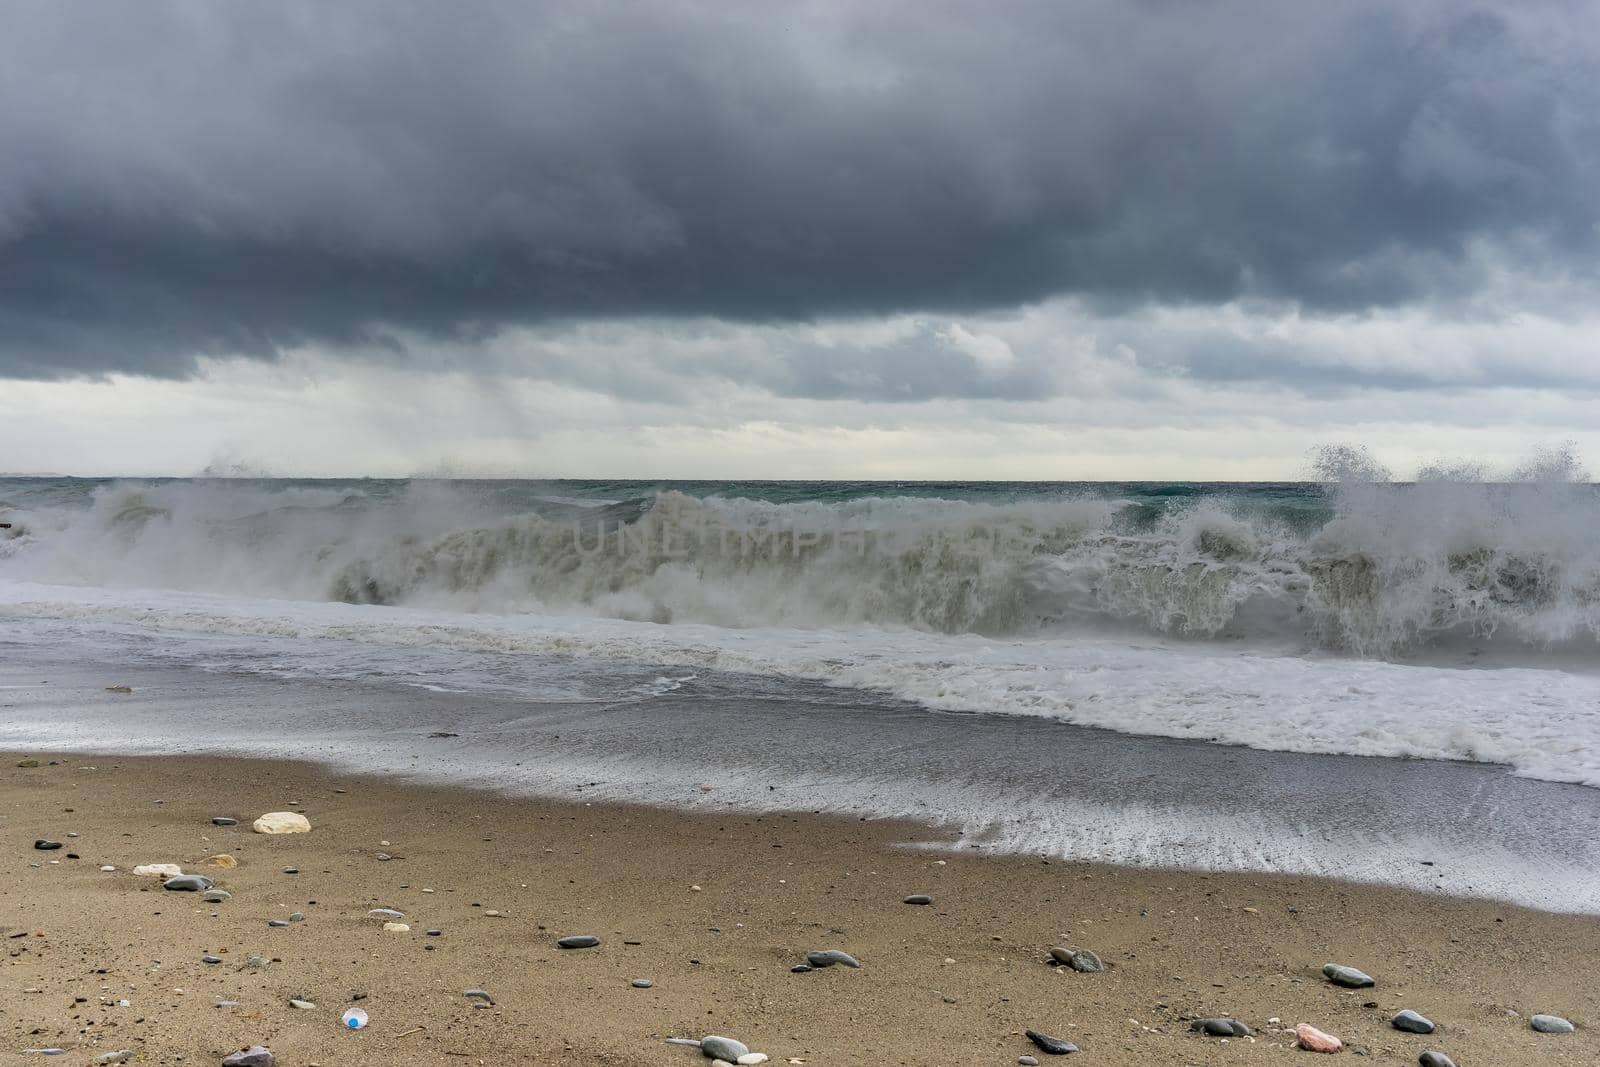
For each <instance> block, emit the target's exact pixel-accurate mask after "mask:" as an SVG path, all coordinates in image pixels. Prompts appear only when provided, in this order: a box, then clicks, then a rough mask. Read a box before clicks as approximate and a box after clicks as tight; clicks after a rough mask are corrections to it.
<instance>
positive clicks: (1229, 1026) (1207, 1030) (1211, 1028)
mask: <svg viewBox="0 0 1600 1067" xmlns="http://www.w3.org/2000/svg"><path fill="white" fill-rule="evenodd" d="M1189 1029H1191V1030H1197V1031H1199V1032H1200V1033H1203V1034H1210V1035H1211V1036H1212V1037H1249V1036H1250V1028H1249V1027H1248V1026H1246V1025H1245V1024H1244V1023H1242V1022H1240V1021H1239V1020H1238V1019H1228V1018H1215V1019H1196V1020H1195V1021H1194V1022H1192V1023H1190V1024H1189Z"/></svg>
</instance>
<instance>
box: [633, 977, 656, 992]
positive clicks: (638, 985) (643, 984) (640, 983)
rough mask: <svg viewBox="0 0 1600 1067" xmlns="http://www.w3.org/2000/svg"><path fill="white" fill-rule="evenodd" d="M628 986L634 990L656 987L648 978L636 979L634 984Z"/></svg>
mask: <svg viewBox="0 0 1600 1067" xmlns="http://www.w3.org/2000/svg"><path fill="white" fill-rule="evenodd" d="M628 984H629V985H631V986H633V988H635V989H649V988H650V987H652V986H654V985H655V983H654V982H652V981H650V979H648V978H635V979H634V980H633V981H632V982H630V983H628Z"/></svg>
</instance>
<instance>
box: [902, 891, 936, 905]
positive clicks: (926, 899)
mask: <svg viewBox="0 0 1600 1067" xmlns="http://www.w3.org/2000/svg"><path fill="white" fill-rule="evenodd" d="M900 903H902V904H932V903H933V898H932V897H930V896H928V895H927V894H926V893H913V894H911V895H910V896H909V897H906V898H905V899H904V900H902V901H901V902H900Z"/></svg>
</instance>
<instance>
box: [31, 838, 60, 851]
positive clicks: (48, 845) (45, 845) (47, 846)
mask: <svg viewBox="0 0 1600 1067" xmlns="http://www.w3.org/2000/svg"><path fill="white" fill-rule="evenodd" d="M33 847H34V848H36V849H38V850H39V851H40V852H50V851H53V850H55V849H58V848H60V847H61V842H60V841H49V840H46V839H45V838H42V837H41V838H39V840H37V841H35V842H34V843H33Z"/></svg>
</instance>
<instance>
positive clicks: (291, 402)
mask: <svg viewBox="0 0 1600 1067" xmlns="http://www.w3.org/2000/svg"><path fill="white" fill-rule="evenodd" d="M6 14H7V18H6V26H5V30H4V32H3V33H0V470H7V469H9V470H59V471H69V472H76V473H93V472H102V471H104V472H127V473H156V472H168V473H192V472H193V471H194V470H197V469H199V468H201V467H203V466H205V465H207V464H215V463H217V462H232V461H237V462H238V463H240V464H244V465H253V466H255V467H259V468H260V469H266V470H273V471H276V472H279V473H307V474H336V473H407V472H410V471H422V470H434V469H437V470H458V471H460V472H462V473H473V472H484V473H528V474H537V475H562V474H571V475H588V474H593V475H609V476H621V475H628V474H637V475H639V476H643V477H671V476H683V477H693V476H698V475H708V476H715V475H729V476H760V475H763V474H768V475H771V476H774V477H797V476H818V477H827V476H861V477H940V476H945V475H947V476H951V477H976V476H983V475H985V474H987V475H988V476H992V477H1044V478H1048V477H1061V478H1074V477H1134V476H1149V477H1163V476H1166V477H1218V478H1225V477H1292V476H1294V475H1295V473H1296V472H1297V471H1298V470H1299V469H1300V468H1301V467H1302V466H1303V461H1304V453H1305V450H1306V449H1308V448H1310V447H1313V446H1315V445H1316V444H1317V443H1320V442H1324V441H1327V440H1333V439H1339V440H1352V439H1353V440H1360V441H1362V442H1363V443H1367V444H1369V445H1371V446H1372V447H1373V448H1374V450H1375V451H1377V452H1378V453H1379V454H1380V455H1383V456H1385V457H1386V458H1389V459H1391V460H1393V461H1395V462H1397V463H1399V464H1400V465H1401V466H1404V465H1405V464H1406V463H1407V462H1410V461H1420V460H1425V459H1427V458H1429V457H1432V456H1436V455H1438V454H1440V453H1442V452H1451V453H1454V454H1470V455H1474V456H1478V457H1481V458H1486V459H1490V460H1493V459H1496V458H1506V457H1511V456H1514V455H1515V454H1517V453H1518V452H1520V451H1525V450H1526V449H1528V448H1530V447H1533V446H1535V445H1537V444H1539V443H1543V442H1548V441H1551V440H1557V439H1559V440H1568V439H1570V440H1574V441H1577V442H1578V444H1579V446H1580V448H1585V449H1586V450H1587V451H1588V452H1589V453H1590V454H1591V455H1600V310H1597V308H1600V303H1597V299H1596V298H1597V297H1600V276H1597V275H1600V258H1597V253H1600V177H1597V175H1600V76H1597V74H1596V71H1597V70H1600V4H1596V3H1592V2H1570V3H1560V2H1550V3H1545V2H1538V0H1531V2H1518V3H1516V4H1510V3H1506V4H1500V5H1493V6H1483V5H1474V4H1470V3H1434V2H1428V0H1408V2H1405V3H1394V2H1393V0H1387V2H1382V3H1378V2H1373V3H1368V2H1363V0H1345V2H1340V3H1337V4H1324V5H1311V4H1284V3H1279V2H1275V0H1259V2H1249V3H1246V2H1220V0H1219V2H1211V0H1194V2H1176V0H1107V2H1099V0H1082V2H1070V3H1062V2H1060V0H1052V2H1048V3H1045V2H1039V3H1033V2H1013V3H1006V4H1000V5H994V4H985V5H979V4H974V3H959V4H958V3H945V2H939V0H919V2H916V3H898V2H893V0H890V2H881V0H880V2H874V3H870V4H866V3H856V2H851V3H844V2H823V3H793V2H782V3H780V2H775V0H774V2H769V0H750V2H741V3H737V4H733V3H726V2H721V3H686V2H678V0H656V2H652V3H623V2H595V0H583V2H574V3H551V2H534V0H523V2H516V3H510V2H507V3H496V2H490V0H473V2H472V3H459V4H458V3H443V2H436V3H428V4H423V3H416V2H411V0H382V2H377V0H373V2H348V3H342V4H338V5H329V4H324V3H299V2H293V0H274V2H270V3H268V2H240V3H228V4H211V3H198V2H181V3H180V2H165V0H142V2H141V3H138V4H116V5H111V4H90V3H87V2H84V3H73V2H65V3H63V2H46V0H38V2H33V0H20V2H18V3H15V4H11V5H8V7H7V13H6ZM230 457H231V459H230Z"/></svg>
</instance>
